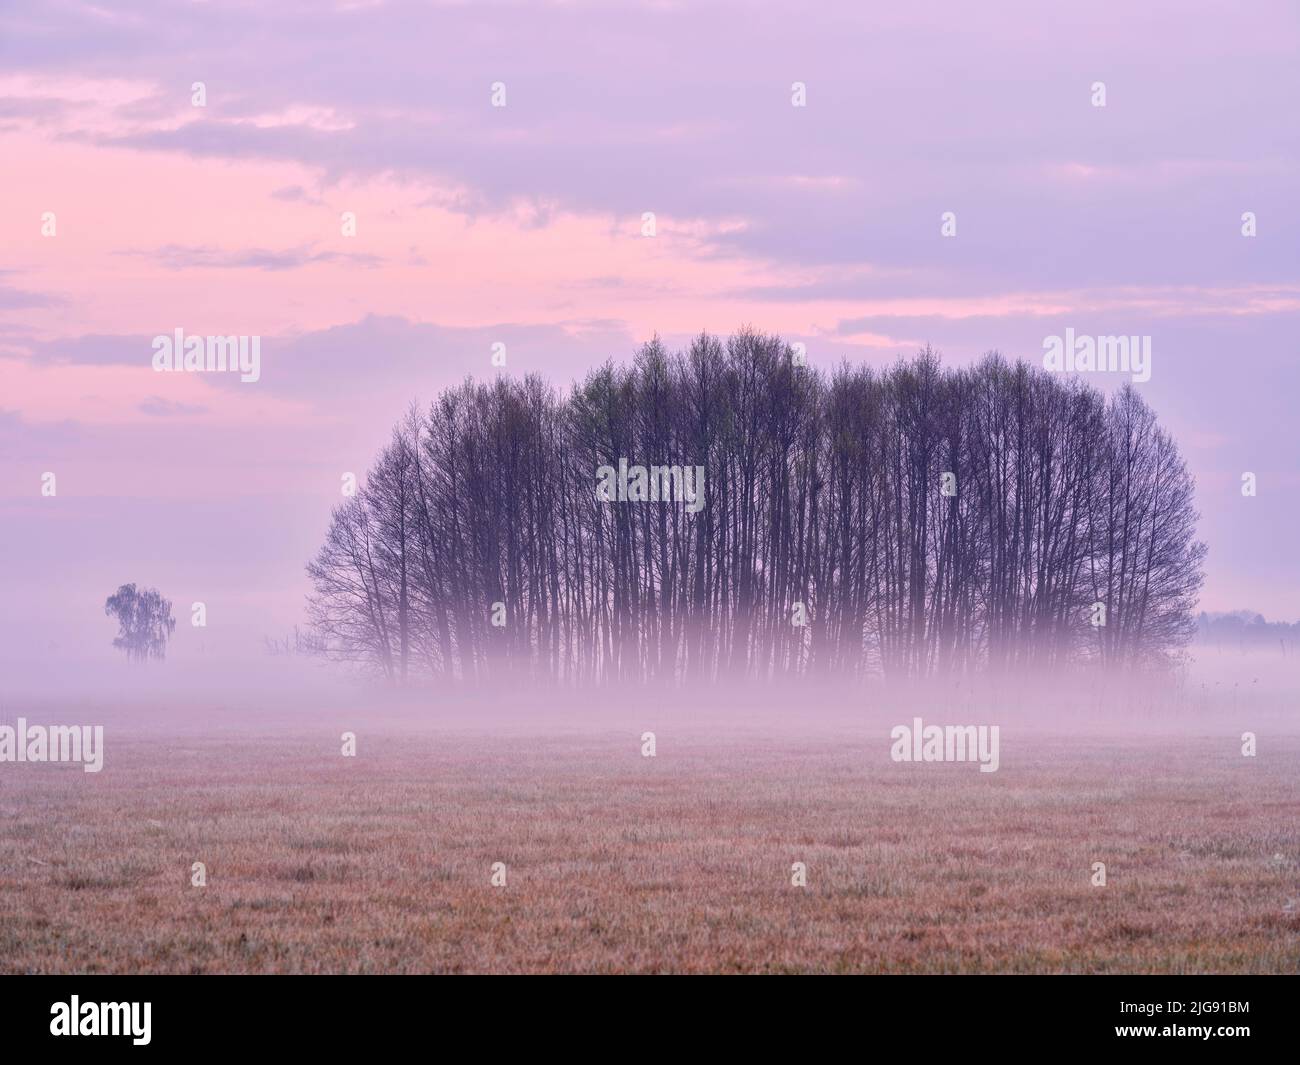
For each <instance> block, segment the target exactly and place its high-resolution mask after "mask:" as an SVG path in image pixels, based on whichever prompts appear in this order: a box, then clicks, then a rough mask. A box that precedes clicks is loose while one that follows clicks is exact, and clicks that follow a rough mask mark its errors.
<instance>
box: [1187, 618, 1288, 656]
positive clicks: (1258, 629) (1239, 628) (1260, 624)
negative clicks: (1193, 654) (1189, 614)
mask: <svg viewBox="0 0 1300 1065" xmlns="http://www.w3.org/2000/svg"><path fill="white" fill-rule="evenodd" d="M1196 639H1197V642H1198V643H1203V644H1208V645H1209V646H1211V647H1222V646H1223V645H1225V644H1226V645H1227V646H1229V647H1235V648H1237V649H1238V650H1245V649H1246V648H1252V649H1255V648H1267V649H1270V650H1278V649H1279V648H1280V649H1281V651H1282V653H1283V654H1286V653H1288V651H1289V649H1291V648H1294V647H1295V645H1296V643H1297V642H1300V621H1297V622H1295V623H1294V624H1288V623H1287V622H1285V621H1267V620H1265V618H1264V615H1263V614H1259V613H1256V612H1255V611H1252V610H1234V611H1231V612H1229V613H1220V614H1205V613H1202V614H1201V615H1200V616H1199V617H1198V618H1197V619H1196Z"/></svg>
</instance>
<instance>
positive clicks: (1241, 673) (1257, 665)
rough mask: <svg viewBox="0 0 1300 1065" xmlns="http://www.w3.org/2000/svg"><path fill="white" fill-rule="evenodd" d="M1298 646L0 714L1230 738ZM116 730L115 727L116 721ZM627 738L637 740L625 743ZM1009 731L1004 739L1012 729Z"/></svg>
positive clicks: (174, 669)
mask: <svg viewBox="0 0 1300 1065" xmlns="http://www.w3.org/2000/svg"><path fill="white" fill-rule="evenodd" d="M1298 673H1300V658H1296V657H1293V656H1284V655H1282V654H1280V653H1278V652H1276V651H1272V652H1270V651H1263V652H1260V651H1246V652H1242V651H1236V650H1228V649H1214V648H1201V647H1198V648H1196V649H1195V653H1194V655H1193V656H1192V659H1191V661H1189V662H1188V664H1187V666H1186V668H1185V669H1184V670H1182V671H1180V672H1178V673H1176V674H1172V675H1169V676H1165V677H1157V678H1146V679H1144V680H1142V681H1140V682H1136V681H1132V680H1124V679H1120V678H1105V677H1103V676H1100V675H1097V674H1081V675H1077V676H1059V677H1039V678H1027V677H1006V678H1001V679H999V680H996V681H995V680H994V679H993V678H989V677H983V678H976V679H974V680H962V681H956V680H934V681H930V682H920V681H912V682H908V683H899V684H886V683H869V684H843V683H835V682H830V681H813V680H783V681H774V682H772V683H767V684H760V683H756V682H753V681H737V682H717V683H714V684H710V685H640V686H621V685H615V684H610V685H604V686H599V687H593V688H583V689H570V688H565V687H561V686H554V685H552V686H545V685H540V684H537V683H532V682H528V681H526V680H524V679H522V678H521V679H520V680H519V681H518V682H511V681H508V680H505V681H501V682H493V683H492V684H487V685H482V686H477V687H475V686H471V685H468V684H464V683H451V682H439V683H429V684H425V685H418V686H413V687H409V688H406V689H397V688H393V687H389V686H383V685H376V684H374V683H373V682H371V681H368V680H366V679H364V678H361V677H358V676H355V675H349V674H346V673H343V672H341V671H340V670H338V669H336V668H333V667H329V666H326V665H324V664H322V663H319V662H315V661H310V660H307V661H304V660H301V659H297V658H275V657H271V656H267V658H266V660H265V661H263V662H261V663H260V664H259V665H258V667H257V668H239V669H232V668H229V667H228V666H226V665H223V664H220V663H214V662H170V661H169V662H167V663H166V664H165V665H163V666H161V667H152V668H151V667H137V666H127V665H125V664H118V665H117V666H116V668H111V669H109V668H105V669H101V670H99V671H97V672H96V673H95V674H93V675H91V674H87V673H81V674H68V675H67V676H65V677H62V678H58V679H56V681H55V682H54V683H51V684H42V683H31V682H29V683H28V684H27V685H26V686H23V685H19V684H13V683H11V684H8V685H6V690H5V693H4V698H3V700H2V701H0V724H3V723H9V724H12V723H13V720H14V719H15V718H16V717H17V716H18V715H19V714H25V715H26V716H27V717H28V718H29V719H31V720H33V721H49V722H64V721H74V720H75V721H76V722H82V721H83V720H84V721H86V722H90V723H103V724H106V725H108V726H110V732H109V736H110V742H111V740H112V738H113V737H114V734H116V735H118V736H120V735H122V732H123V731H125V732H127V733H131V732H135V731H137V730H139V731H142V732H147V733H153V734H170V733H174V734H186V733H191V734H222V733H227V732H230V733H249V732H252V733H258V732H262V731H267V732H281V731H286V730H288V731H292V732H298V733H308V734H314V733H320V734H321V735H322V736H323V737H326V738H327V739H329V740H330V742H332V738H334V737H336V736H337V734H338V732H340V731H344V730H351V731H355V732H358V733H359V734H362V735H364V734H366V733H367V732H369V733H371V734H377V733H385V734H389V733H404V732H427V731H430V730H433V731H438V730H447V729H450V730H454V731H469V732H474V733H482V734H486V735H492V734H500V735H503V736H504V735H510V734H521V733H522V734H529V733H536V734H545V733H557V732H561V733H562V732H564V731H566V730H576V731H581V732H622V733H625V734H627V735H628V736H629V737H631V739H635V737H636V736H639V735H640V733H641V732H642V731H643V730H646V729H650V730H655V729H657V728H668V729H675V730H684V731H686V732H689V733H690V734H693V735H704V734H709V733H728V732H730V733H737V734H739V733H744V732H747V731H751V730H752V731H758V732H762V733H767V734H781V735H788V736H791V737H797V736H799V735H801V734H802V735H810V736H811V735H816V734H825V733H841V732H845V731H848V732H860V731H863V730H865V731H867V732H869V733H873V734H874V733H879V734H881V735H887V734H888V730H889V728H890V727H892V726H894V725H897V724H910V722H911V719H912V718H913V717H914V716H918V715H919V716H921V717H922V718H923V719H924V720H925V722H926V723H927V724H930V723H933V724H939V725H949V724H952V725H958V724H962V725H965V724H976V725H978V724H990V725H992V724H997V725H1001V726H1003V728H1004V729H1006V730H1010V731H1012V732H1044V731H1046V732H1061V733H1072V732H1087V733H1102V734H1113V735H1116V736H1122V735H1124V734H1126V733H1130V732H1131V733H1143V732H1173V733H1183V732H1188V733H1194V734H1198V735H1206V734H1213V733H1217V732H1220V731H1222V732H1223V733H1224V734H1225V735H1227V736H1229V738H1231V736H1232V735H1236V736H1238V737H1239V736H1240V733H1241V732H1242V731H1248V730H1249V731H1256V732H1258V731H1260V730H1274V731H1276V732H1286V733H1300V712H1298V711H1297V708H1296V696H1295V693H1296V692H1297V691H1298V690H1300V675H1298ZM119 730H121V731H119ZM631 739H630V740H629V742H631ZM1004 742H1005V740H1004Z"/></svg>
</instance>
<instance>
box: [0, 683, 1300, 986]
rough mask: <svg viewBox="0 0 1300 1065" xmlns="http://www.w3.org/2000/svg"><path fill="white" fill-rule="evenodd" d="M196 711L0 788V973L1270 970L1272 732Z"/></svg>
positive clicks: (1294, 854)
mask: <svg viewBox="0 0 1300 1065" xmlns="http://www.w3.org/2000/svg"><path fill="white" fill-rule="evenodd" d="M96 712H97V711H93V710H89V709H86V708H78V710H76V711H74V710H72V709H69V710H68V711H67V712H65V713H64V714H63V715H62V717H63V718H64V719H65V720H98V719H99V718H95V717H94V716H93V715H94V713H96ZM102 716H103V715H102V714H101V717H102ZM53 719H54V718H53V717H51V720H53ZM210 720H211V721H212V723H210V724H205V725H197V724H195V725H190V726H188V727H185V728H177V729H169V728H168V727H167V726H166V724H165V723H159V722H158V721H154V722H153V723H151V724H150V725H149V726H147V727H144V726H141V727H132V726H130V725H129V724H122V725H119V726H118V727H116V728H114V727H112V722H111V720H110V727H109V729H108V735H109V736H110V741H109V748H108V755H107V758H106V761H105V769H104V771H103V772H101V773H99V774H86V773H83V772H82V771H81V769H80V768H79V767H75V766H66V765H60V766H54V765H31V764H24V765H15V764H6V765H3V766H0V970H2V971H4V972H39V973H49V972H177V973H198V972H213V973H215V972H222V973H226V972H230V973H262V972H612V971H632V972H766V973H774V972H775V973H780V972H822V973H824V972H1041V973H1057V972H1176V973H1182V972H1290V973H1294V972H1297V971H1300V937H1298V936H1297V933H1298V932H1300V787H1298V785H1300V780H1298V777H1300V774H1298V773H1297V767H1298V766H1300V736H1294V735H1291V736H1277V735H1275V734H1270V737H1269V739H1268V742H1267V743H1266V744H1264V745H1263V746H1262V749H1261V751H1260V754H1259V755H1258V756H1257V757H1254V758H1245V757H1242V754H1241V751H1240V729H1237V730H1236V734H1235V735H1234V734H1233V729H1225V728H1221V727H1216V728H1208V727H1207V728H1206V729H1203V730H1200V731H1198V730H1196V729H1181V730H1179V731H1177V732H1173V731H1170V732H1162V731H1160V730H1159V729H1158V728H1152V729H1146V730H1144V731H1142V732H1140V733H1133V734H1127V735H1124V736H1123V737H1122V738H1121V737H1118V736H1109V735H1106V734H1105V733H1104V732H1096V731H1093V732H1089V733H1080V734H1074V735H1067V734H1063V733H1059V734H1052V733H1050V732H1041V731H1030V730H1028V729H1025V730H1016V729H1015V728H1014V727H1004V728H1003V730H1002V731H1003V735H1002V741H1001V742H1002V755H1001V768H1000V769H999V771H998V772H996V773H988V774H985V773H980V772H979V771H978V767H977V766H975V765H972V764H942V765H911V764H906V763H902V764H898V763H894V762H892V761H890V759H889V757H888V748H889V744H888V728H887V727H886V728H881V727H877V726H876V725H865V724H863V725H853V724H845V725H839V726H827V727H826V728H823V729H818V730H816V731H815V732H814V733H811V734H809V733H808V731H807V730H804V731H803V732H801V733H800V734H798V735H796V734H793V733H791V732H790V731H788V730H787V731H783V730H773V729H767V728H765V727H764V726H763V725H762V723H761V722H760V723H758V724H752V725H747V724H738V725H735V726H734V727H730V728H712V729H709V730H705V729H700V728H692V727H691V726H690V725H688V724H680V725H679V724H671V723H670V724H668V725H667V726H666V727H662V728H661V729H660V731H659V732H658V733H657V754H656V756H655V757H653V758H646V757H642V755H641V750H640V729H639V728H631V727H628V728H623V727H621V724H620V725H619V726H618V727H612V728H611V727H600V726H598V725H592V724H589V723H588V724H582V725H574V726H571V727H564V726H556V727H549V726H548V727H544V728H543V727H539V726H536V725H534V726H531V727H530V726H529V724H528V723H527V722H515V723H513V724H512V725H511V726H510V727H503V728H498V729H493V730H487V729H483V728H478V729H476V728H473V727H467V726H461V727H450V726H446V727H440V726H437V725H434V724H431V723H428V722H419V723H409V722H402V721H395V720H391V719H385V720H383V721H382V722H376V723H373V724H371V725H370V726H369V727H368V728H365V729H357V732H358V749H357V756H356V757H353V758H345V757H343V756H342V755H341V754H340V743H339V736H340V733H341V731H342V728H339V727H335V722H334V721H333V720H332V719H331V720H330V721H329V722H328V723H326V724H317V723H311V724H308V723H305V722H303V721H301V720H298V721H291V722H278V723H277V722H265V721H264V722H262V723H261V724H259V725H250V726H248V727H244V728H240V729H232V728H231V727H230V725H229V723H220V724H218V723H216V722H215V718H214V719H210ZM194 862H203V863H204V864H205V865H206V870H207V885H206V886H205V887H193V886H191V867H192V864H193V863H194ZM495 862H503V863H505V866H506V874H505V875H506V883H505V886H504V887H495V886H493V885H492V883H491V882H490V879H491V877H492V866H493V863H495ZM795 862H803V863H805V865H806V867H807V886H806V887H794V886H791V866H792V863H795ZM1094 862H1104V863H1105V864H1106V870H1107V883H1106V885H1105V886H1104V887H1096V886H1093V884H1092V883H1091V878H1092V865H1093V863H1094Z"/></svg>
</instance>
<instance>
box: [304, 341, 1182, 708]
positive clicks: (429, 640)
mask: <svg viewBox="0 0 1300 1065" xmlns="http://www.w3.org/2000/svg"><path fill="white" fill-rule="evenodd" d="M620 462H622V463H623V464H625V465H626V466H628V467H633V466H641V467H647V468H649V467H651V466H660V467H677V468H685V467H690V468H693V467H696V466H699V467H703V468H704V470H705V472H706V483H705V498H704V500H703V501H702V503H703V505H702V506H699V507H693V506H689V507H688V506H684V505H683V502H682V500H680V499H676V500H674V501H665V500H662V499H660V500H659V501H657V502H648V503H644V504H638V505H628V504H625V503H614V502H610V501H606V500H602V499H601V498H599V497H598V495H597V493H596V491H595V486H596V473H597V470H598V469H600V468H601V467H605V466H608V467H618V466H619V464H620ZM1192 490H1193V486H1192V482H1191V478H1190V476H1189V475H1188V473H1187V469H1186V465H1185V464H1184V463H1183V461H1182V459H1181V458H1180V457H1179V455H1178V451H1177V448H1176V446H1175V445H1174V442H1173V441H1172V439H1170V437H1169V436H1168V434H1166V433H1164V432H1163V431H1162V430H1161V429H1160V428H1159V427H1158V426H1157V425H1156V422H1155V417H1154V415H1153V414H1152V413H1151V411H1150V410H1149V409H1148V408H1147V407H1146V405H1145V404H1144V403H1143V402H1142V401H1141V399H1140V398H1139V397H1138V395H1137V393H1136V392H1134V391H1133V390H1132V388H1131V387H1130V388H1125V389H1123V390H1121V391H1120V392H1119V393H1117V394H1116V395H1115V396H1114V397H1113V398H1112V399H1111V400H1110V401H1109V402H1107V401H1105V399H1104V398H1103V397H1102V396H1101V394H1100V393H1098V392H1097V391H1096V390H1095V389H1092V388H1089V387H1087V386H1085V385H1083V384H1081V383H1080V382H1079V381H1078V380H1077V379H1073V378H1063V377H1059V376H1055V375H1052V374H1048V373H1046V372H1045V371H1042V370H1037V369H1033V368H1030V367H1029V366H1027V365H1025V364H1014V365H1013V364H1009V363H1008V362H1007V361H1006V360H1004V359H1002V358H1001V357H1000V356H999V355H997V354H996V353H990V354H989V355H988V356H986V357H985V358H984V359H982V360H981V361H980V362H979V363H978V364H976V365H974V366H972V367H970V368H968V369H962V370H945V369H944V368H943V366H942V365H941V362H940V359H939V356H938V354H937V353H936V352H935V351H933V350H931V349H929V348H926V349H925V350H924V351H921V352H920V353H918V354H917V356H916V357H915V358H913V359H911V360H906V361H904V360H900V361H899V362H898V363H897V364H896V365H895V366H893V367H891V368H889V369H887V370H885V371H883V372H877V371H873V370H869V369H865V368H855V367H849V366H847V365H845V366H841V367H840V368H839V369H838V370H836V371H835V372H834V373H832V374H829V375H826V374H822V373H819V372H817V371H815V370H813V369H810V368H808V367H806V366H802V365H799V363H798V362H797V361H796V359H795V358H794V353H793V351H792V350H791V349H790V348H789V346H787V345H785V344H784V343H782V342H781V341H780V340H779V339H777V338H775V337H769V336H765V335H763V334H760V333H757V332H755V331H753V330H750V329H745V330H742V331H741V332H739V333H737V334H735V335H734V336H732V337H730V338H729V339H728V340H726V341H725V342H723V341H720V340H718V339H717V338H715V337H711V336H708V335H701V336H700V337H697V338H696V339H695V340H694V341H693V342H692V343H691V344H690V345H689V347H688V348H687V350H685V351H683V352H680V353H677V354H674V353H672V352H669V351H668V350H667V349H666V348H665V347H664V345H663V344H662V342H660V341H659V340H658V339H657V338H656V339H654V340H652V341H651V342H649V343H648V344H646V345H645V346H643V347H642V349H641V350H640V351H639V352H637V354H636V357H635V358H634V359H633V360H632V362H631V364H630V365H616V364H614V363H607V364H605V365H604V366H601V367H598V368H596V369H595V370H593V371H592V372H591V373H589V374H588V375H587V376H586V378H585V379H584V380H583V381H581V382H580V383H577V384H575V385H574V386H573V388H572V389H571V390H570V392H569V393H568V395H567V396H561V395H560V394H559V393H557V392H556V391H555V390H554V389H552V388H550V387H549V386H547V385H546V384H545V383H544V382H542V381H541V380H540V379H538V378H536V377H529V378H527V379H525V380H522V381H512V380H509V379H505V378H502V379H499V380H497V381H495V382H493V383H492V384H490V385H486V384H475V383H474V382H472V381H467V382H465V383H464V384H463V385H461V386H459V387H457V388H453V389H450V390H448V391H447V392H446V393H445V394H444V395H443V396H442V397H440V398H439V399H438V401H437V402H435V403H434V404H433V405H432V406H431V407H430V408H429V409H428V410H427V411H419V410H416V409H412V410H411V411H410V412H409V413H408V415H407V417H406V418H405V420H404V421H403V422H402V423H401V425H399V426H398V427H397V429H396V430H395V431H394V434H393V438H392V440H391V442H390V443H389V445H388V446H387V447H386V448H385V449H384V451H383V452H382V453H381V455H380V456H379V458H378V460H377V461H376V463H375V465H374V467H373V469H372V470H371V472H370V475H369V477H368V479H367V482H366V486H365V488H364V490H363V491H362V492H360V493H359V494H358V495H357V496H356V498H354V499H352V500H350V501H349V502H348V503H347V504H345V505H344V506H342V507H340V508H338V509H337V510H336V511H335V513H334V519H333V523H332V525H331V528H330V532H329V535H328V537H327V539H326V542H325V544H324V546H323V547H322V548H321V551H320V552H319V554H318V555H317V557H316V559H315V560H314V561H313V562H312V563H311V565H310V566H309V567H308V572H309V574H310V576H311V578H312V581H313V586H314V592H313V595H312V597H311V601H310V610H311V618H312V622H313V625H314V627H315V632H316V634H317V636H318V637H319V639H320V641H321V643H322V646H323V647H324V648H325V653H327V654H328V655H330V656H331V657H334V658H337V659H340V660H343V661H348V662H353V663H357V664H359V665H362V666H364V667H366V668H368V669H371V670H373V671H375V672H377V673H379V674H381V675H382V676H385V677H387V678H389V679H391V680H392V681H394V682H398V683H400V682H402V681H404V680H406V679H408V678H409V677H411V676H413V675H437V676H448V677H458V678H464V679H467V680H471V681H472V680H479V679H485V678H488V677H493V676H518V677H519V678H520V679H529V680H532V679H539V680H540V679H550V678H554V679H557V680H562V681H565V682H573V683H577V682H583V683H586V682H601V681H637V682H643V681H655V680H659V681H672V680H675V679H679V678H697V679H711V678H715V677H719V676H723V675H745V676H751V677H769V676H776V675H780V674H790V673H796V674H803V673H810V672H815V673H835V674H838V675H843V676H847V677H851V678H863V677H866V676H869V675H882V676H886V677H911V676H925V675H934V674H954V673H955V674H970V673H975V672H978V671H985V670H987V671H993V672H1001V671H1008V670H1040V671H1055V670H1059V669H1063V668H1073V667H1082V666H1087V665H1089V664H1102V665H1105V666H1108V667H1112V668H1119V669H1130V668H1133V669H1138V668H1141V669H1148V668H1152V667H1155V666H1158V665H1160V664H1162V663H1167V662H1168V661H1170V660H1171V659H1172V658H1173V657H1174V656H1176V655H1177V654H1178V653H1179V651H1180V649H1181V648H1182V647H1183V646H1184V645H1185V644H1186V642H1187V641H1188V639H1189V638H1190V636H1191V635H1192V632H1193V631H1194V627H1195V623H1194V619H1193V615H1192V611H1193V610H1194V608H1195V600H1196V594H1197V591H1198V590H1199V587H1200V581H1201V566H1202V562H1203V559H1204V554H1205V548H1204V546H1203V545H1202V544H1200V543H1199V542H1198V541H1197V540H1196V538H1195V526H1196V520H1197V515H1196V512H1195V509H1194V506H1193V500H1192V495H1193V491H1192ZM1097 604H1101V605H1102V606H1103V607H1104V608H1105V609H1104V611H1103V613H1104V617H1105V622H1106V623H1105V624H1104V625H1097V624H1095V622H1096V619H1097V616H1098V614H1097V610H1096V606H1097Z"/></svg>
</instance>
